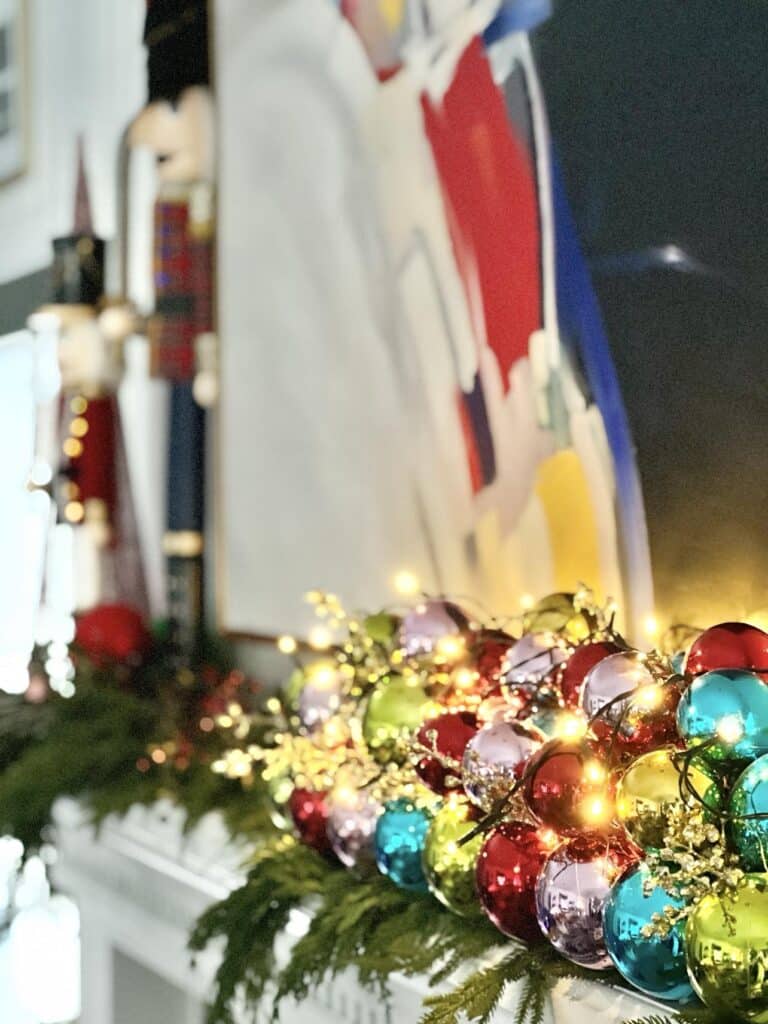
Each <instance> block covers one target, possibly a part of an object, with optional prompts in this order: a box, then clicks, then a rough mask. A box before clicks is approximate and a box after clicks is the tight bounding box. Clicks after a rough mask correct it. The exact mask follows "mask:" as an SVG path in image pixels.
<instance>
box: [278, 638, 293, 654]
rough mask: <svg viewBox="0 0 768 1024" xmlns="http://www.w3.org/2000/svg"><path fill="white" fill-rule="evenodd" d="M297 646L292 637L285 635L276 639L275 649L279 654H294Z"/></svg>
mask: <svg viewBox="0 0 768 1024" xmlns="http://www.w3.org/2000/svg"><path fill="white" fill-rule="evenodd" d="M297 646H298V645H297V643H296V640H295V639H294V637H292V636H288V635H287V634H286V635H285V636H279V637H278V638H277V649H278V651H280V653H281V654H295V653H296V648H297Z"/></svg>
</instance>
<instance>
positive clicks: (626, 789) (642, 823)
mask: <svg viewBox="0 0 768 1024" xmlns="http://www.w3.org/2000/svg"><path fill="white" fill-rule="evenodd" d="M682 773H683V760H682V757H681V755H680V752H679V751H676V750H675V749H674V747H662V748H661V749H660V750H652V751H649V752H648V753H647V754H642V755H641V756H640V757H638V758H636V759H635V760H634V761H632V763H631V764H630V765H628V766H627V768H626V769H625V771H624V774H623V775H622V776H621V778H620V779H619V782H618V785H617V787H616V816H617V817H618V819H619V821H620V822H621V824H622V825H623V826H624V828H625V829H626V830H627V832H628V833H629V836H630V838H631V839H632V841H633V842H634V843H636V844H637V845H638V846H640V847H642V849H644V850H647V849H651V848H653V849H659V848H661V846H662V845H663V843H664V829H665V826H666V821H667V817H668V815H669V812H670V810H671V809H672V808H673V807H678V806H682V805H684V804H686V805H688V806H697V799H696V797H697V796H698V798H699V799H700V800H701V801H703V802H704V803H705V804H706V806H707V807H709V808H710V809H711V810H712V811H718V810H720V808H721V807H722V803H723V796H722V791H721V789H720V786H719V784H718V779H717V775H716V773H715V771H714V770H713V769H712V768H710V766H709V765H708V764H707V762H706V761H704V760H703V759H701V758H695V759H694V760H693V761H691V763H690V764H689V766H688V769H687V771H686V773H685V774H686V779H683V778H682ZM690 789H693V791H694V793H695V794H696V796H694V795H693V794H692V793H691V792H690Z"/></svg>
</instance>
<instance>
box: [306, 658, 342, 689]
mask: <svg viewBox="0 0 768 1024" xmlns="http://www.w3.org/2000/svg"><path fill="white" fill-rule="evenodd" d="M308 674H309V676H310V678H311V679H312V685H313V686H315V687H317V688H318V689H320V690H326V689H329V688H330V687H331V686H333V685H334V684H335V682H336V673H335V671H334V669H333V666H332V665H328V664H327V663H326V662H321V663H320V664H317V665H314V666H313V667H312V668H311V669H310V670H309V673H308Z"/></svg>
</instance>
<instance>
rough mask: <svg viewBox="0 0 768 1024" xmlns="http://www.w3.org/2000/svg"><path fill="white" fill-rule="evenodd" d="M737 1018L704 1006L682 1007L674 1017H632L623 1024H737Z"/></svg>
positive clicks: (654, 1015) (652, 1015) (655, 1015)
mask: <svg viewBox="0 0 768 1024" xmlns="http://www.w3.org/2000/svg"><path fill="white" fill-rule="evenodd" d="M737 1022H738V1018H736V1017H731V1016H729V1015H725V1016H723V1014H722V1013H715V1011H714V1010H708V1009H707V1008H706V1007H705V1006H684V1007H681V1008H680V1009H679V1010H675V1016H674V1017H669V1016H665V1015H663V1014H662V1015H660V1014H651V1016H650V1017H633V1018H632V1019H631V1020H625V1021H623V1024H737Z"/></svg>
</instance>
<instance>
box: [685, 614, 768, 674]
mask: <svg viewBox="0 0 768 1024" xmlns="http://www.w3.org/2000/svg"><path fill="white" fill-rule="evenodd" d="M729 668H745V669H748V670H749V671H750V672H757V674H758V675H761V676H763V678H764V679H768V633H765V632H764V631H763V630H762V629H758V627H757V626H751V625H750V624H749V623H748V622H721V623H720V624H719V625H717V626H710V628H709V629H705V630H704V632H703V633H702V634H701V635H700V636H698V637H697V638H696V639H695V640H694V641H693V643H692V644H691V649H690V650H689V652H688V657H687V658H686V659H685V671H686V672H687V673H689V674H690V675H693V676H699V675H701V674H702V673H703V672H715V671H717V670H719V669H729ZM760 670H762V671H760Z"/></svg>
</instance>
